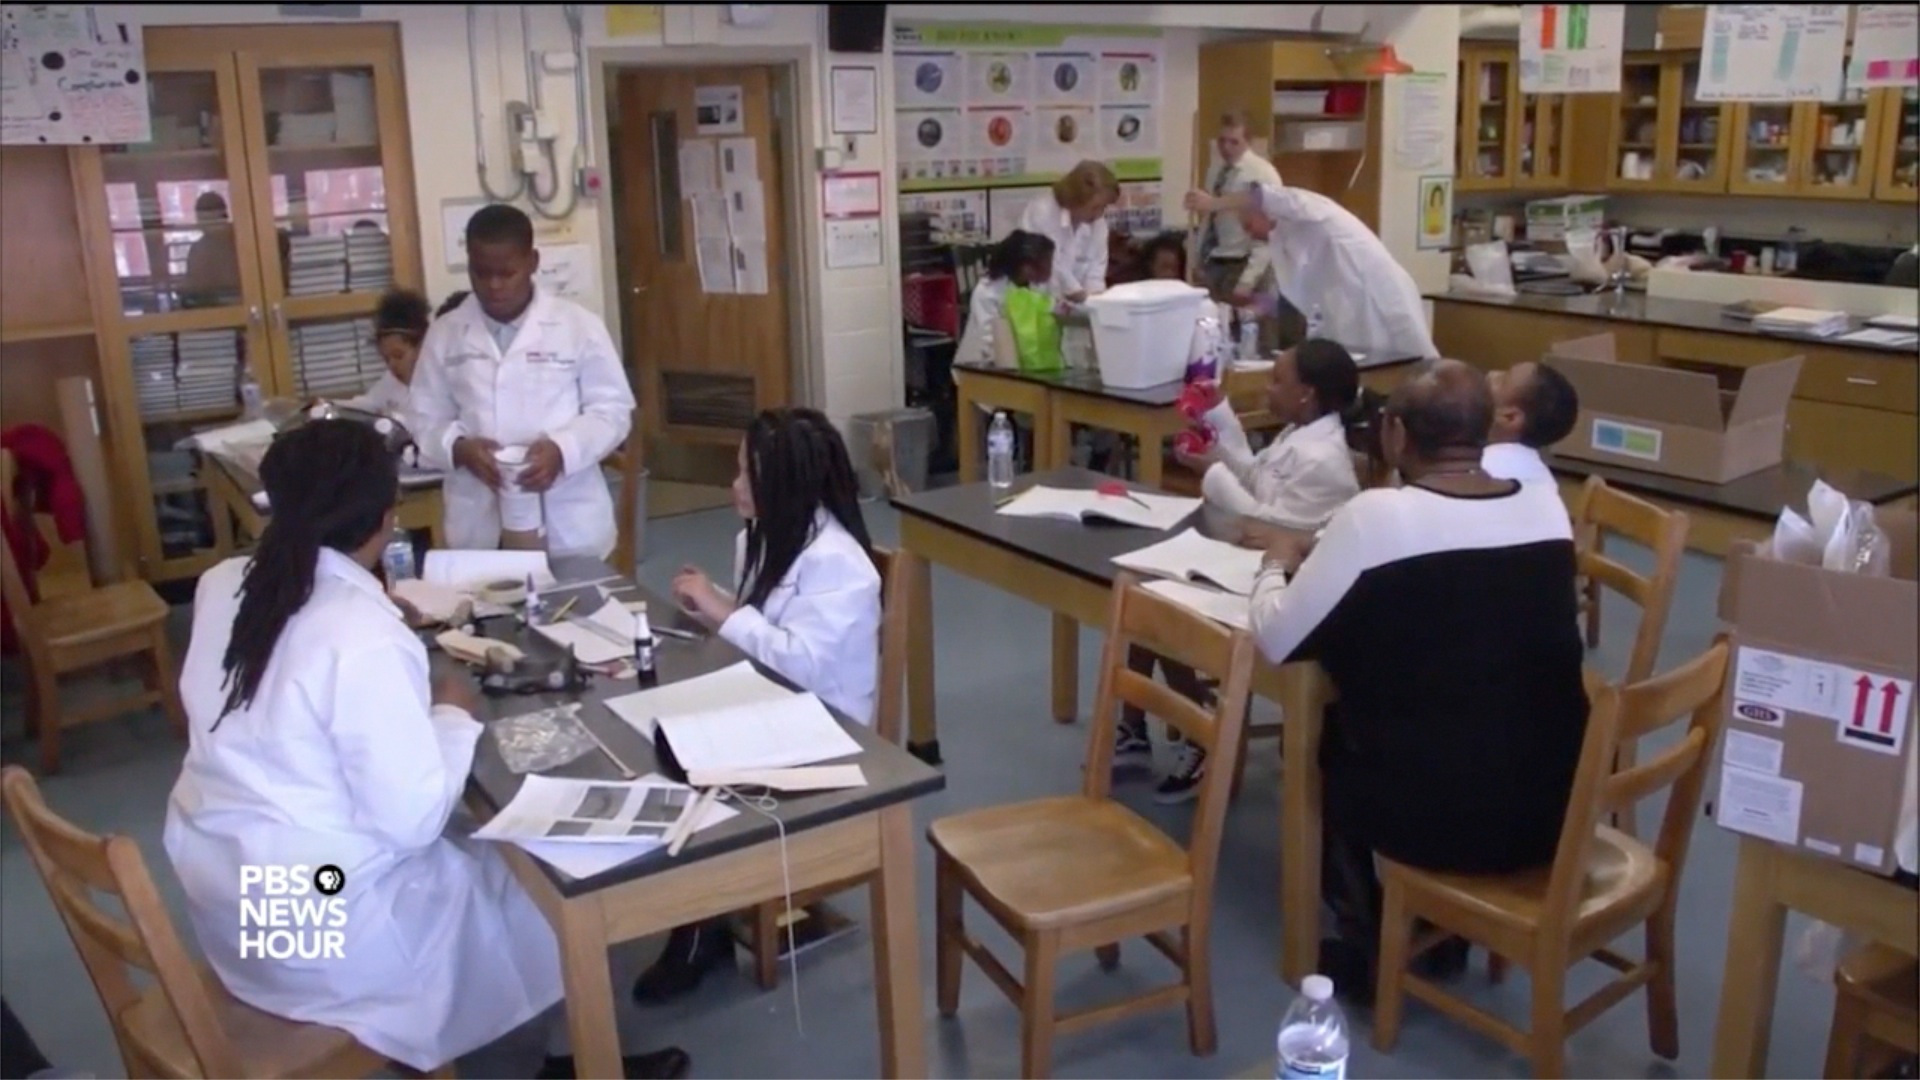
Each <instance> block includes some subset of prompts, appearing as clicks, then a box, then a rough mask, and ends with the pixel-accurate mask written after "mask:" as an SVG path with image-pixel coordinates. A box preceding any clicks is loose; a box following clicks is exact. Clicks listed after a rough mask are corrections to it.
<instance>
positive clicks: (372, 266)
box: [347, 223, 393, 292]
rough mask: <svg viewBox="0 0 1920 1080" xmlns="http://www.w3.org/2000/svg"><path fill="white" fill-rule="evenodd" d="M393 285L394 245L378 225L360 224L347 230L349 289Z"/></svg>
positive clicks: (371, 289) (382, 287) (372, 289)
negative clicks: (349, 230) (351, 229)
mask: <svg viewBox="0 0 1920 1080" xmlns="http://www.w3.org/2000/svg"><path fill="white" fill-rule="evenodd" d="M392 284H393V248H392V245H391V244H389V243H388V241H387V234H386V233H384V232H381V231H380V227H379V226H378V225H373V224H369V223H361V224H357V225H355V226H354V227H353V231H351V232H349V233H347V288H349V289H351V290H352V291H354V292H379V291H380V290H382V289H385V288H386V287H388V286H389V285H392Z"/></svg>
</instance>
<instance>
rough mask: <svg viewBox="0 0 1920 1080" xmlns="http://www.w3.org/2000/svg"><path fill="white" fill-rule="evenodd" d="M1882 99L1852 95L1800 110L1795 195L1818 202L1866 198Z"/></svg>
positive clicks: (1872, 173)
mask: <svg viewBox="0 0 1920 1080" xmlns="http://www.w3.org/2000/svg"><path fill="white" fill-rule="evenodd" d="M1885 100H1886V98H1885V96H1884V95H1882V94H1879V93H1870V92H1867V91H1856V92H1854V93H1853V94H1850V95H1849V96H1848V97H1847V99H1846V100H1844V101H1813V102H1807V103H1806V104H1805V105H1803V106H1802V107H1801V117H1800V122H1801V123H1802V124H1803V125H1805V128H1806V131H1805V133H1804V134H1803V135H1802V136H1801V138H1800V140H1799V146H1798V153H1799V155H1800V161H1799V166H1800V168H1799V175H1800V188H1799V190H1800V193H1801V194H1802V195H1806V196H1809V197H1812V198H1820V199H1867V198H1871V197H1872V196H1873V190H1874V181H1875V179H1876V178H1877V176H1878V171H1877V167H1878V165H1879V158H1878V154H1879V150H1880V143H1881V139H1882V136H1883V127H1884V125H1883V124H1882V122H1881V112H1882V106H1883V104H1884V103H1885Z"/></svg>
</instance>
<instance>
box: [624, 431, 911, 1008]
mask: <svg viewBox="0 0 1920 1080" xmlns="http://www.w3.org/2000/svg"><path fill="white" fill-rule="evenodd" d="M859 499H860V486H859V481H858V480H857V479H855V477H854V472H853V463H852V461H851V460H850V459H849V457H848V456H847V447H846V443H845V442H844V441H842V440H841V438H840V433H839V432H838V431H836V430H835V429H834V427H833V424H832V422H831V421H829V420H828V419H827V418H826V417H825V416H823V415H822V414H820V413H819V412H817V411H815V410H813V409H798V408H794V409H771V410H768V411H766V412H763V413H761V414H760V415H759V416H757V417H755V418H754V421H753V426H752V427H750V428H749V429H748V430H747V437H746V439H745V440H744V441H743V442H742V443H741V444H740V473H739V475H738V476H736V477H734V481H733V505H734V508H735V509H736V510H738V511H739V512H740V516H741V517H742V518H745V519H746V522H747V527H746V529H745V530H743V531H742V532H741V534H740V538H739V541H738V543H737V544H736V546H735V551H734V580H735V582H737V584H738V592H737V593H735V594H733V595H729V594H728V593H726V592H723V591H722V590H721V589H720V588H719V587H718V586H716V585H715V584H714V583H713V581H712V580H711V579H710V578H708V576H707V575H706V573H705V572H704V571H702V570H700V569H699V568H698V567H693V566H688V567H685V568H684V569H682V570H681V571H680V573H679V574H678V575H677V576H676V577H675V578H674V579H673V597H674V599H675V600H676V601H678V602H679V604H680V606H681V607H682V608H684V609H685V610H687V611H689V612H691V613H693V614H694V615H696V616H698V617H699V618H700V619H701V620H703V621H704V622H706V623H708V624H709V625H712V626H715V627H717V628H718V630H719V634H720V636H721V637H722V638H725V639H726V640H727V641H729V642H732V643H733V645H734V646H735V647H737V648H738V649H739V650H740V651H741V652H744V653H746V654H747V655H748V656H750V657H752V658H753V659H754V660H756V661H758V662H759V663H761V664H764V665H766V666H767V667H769V668H772V669H773V670H774V671H776V672H778V673H779V674H781V675H783V676H785V677H786V678H787V679H788V680H790V681H791V682H793V683H794V684H795V685H797V686H799V687H801V688H802V689H804V690H808V691H811V692H812V693H814V694H816V695H818V696H819V698H820V699H821V700H822V701H824V702H826V703H827V704H828V705H830V706H832V707H833V708H834V709H836V710H838V711H839V712H841V713H844V714H845V715H846V716H848V717H850V718H851V719H853V720H856V721H858V722H860V723H862V724H871V723H872V722H873V705H874V696H875V693H876V691H877V689H878V685H879V678H880V672H879V665H880V573H879V571H878V570H877V569H876V568H875V567H874V563H873V543H872V541H871V540H869V539H868V537H867V526H866V523H865V522H864V521H863V520H862V519H861V516H860V502H859ZM732 957H733V938H732V936H731V934H730V932H729V931H728V929H727V920H726V919H724V918H721V919H717V920H713V921H711V922H708V923H704V924H700V925H697V926H682V927H679V928H678V929H676V930H675V931H674V932H673V935H672V937H671V938H670V939H669V941H668V942H667V948H666V951H665V952H664V953H662V954H661V957H660V960H659V962H657V963H656V964H654V966H653V967H651V968H649V969H647V971H646V972H645V973H644V974H642V975H641V976H640V980H639V982H637V983H636V984H635V985H634V991H633V992H634V997H635V999H636V1000H638V1001H639V1002H641V1003H642V1004H649V1005H651V1004H659V1003H661V1002H664V1001H668V1000H671V999H673V998H675V997H678V996H680V995H682V994H685V993H687V992H689V991H691V990H692V989H693V988H694V987H696V986H698V985H699V984H700V980H701V978H702V977H703V976H704V975H705V974H706V972H707V971H708V970H710V969H712V968H714V967H717V966H719V965H721V964H725V963H729V962H731V960H732Z"/></svg>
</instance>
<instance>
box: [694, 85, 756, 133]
mask: <svg viewBox="0 0 1920 1080" xmlns="http://www.w3.org/2000/svg"><path fill="white" fill-rule="evenodd" d="M745 99H746V94H745V92H744V91H742V90H741V88H740V87H738V86H696V87H694V88H693V129H694V131H695V132H696V133H697V134H700V135H739V134H742V133H744V132H745V131H746V130H747V108H746V105H745Z"/></svg>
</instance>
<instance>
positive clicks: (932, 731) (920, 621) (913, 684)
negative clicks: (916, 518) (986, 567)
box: [903, 551, 940, 765]
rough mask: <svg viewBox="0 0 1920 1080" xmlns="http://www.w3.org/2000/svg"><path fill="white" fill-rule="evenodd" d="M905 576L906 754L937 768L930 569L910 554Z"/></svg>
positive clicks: (938, 740) (925, 562) (938, 745)
mask: <svg viewBox="0 0 1920 1080" xmlns="http://www.w3.org/2000/svg"><path fill="white" fill-rule="evenodd" d="M904 556H905V558H906V560H907V564H906V568H905V570H904V571H903V572H904V573H905V574H906V576H907V751H908V752H909V753H911V754H913V755H914V756H915V757H917V758H919V759H920V760H922V761H924V762H926V763H927V764H929V765H938V764H940V729H939V725H938V723H937V721H936V718H935V714H934V704H933V566H932V564H930V563H929V562H927V560H925V559H923V558H921V557H920V556H918V555H915V554H913V553H912V552H911V551H906V552H904Z"/></svg>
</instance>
